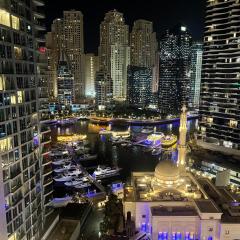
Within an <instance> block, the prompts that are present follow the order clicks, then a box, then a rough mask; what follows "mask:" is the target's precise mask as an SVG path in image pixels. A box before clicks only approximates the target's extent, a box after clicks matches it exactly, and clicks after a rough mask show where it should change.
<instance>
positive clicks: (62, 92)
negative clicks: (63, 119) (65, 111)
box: [57, 52, 74, 106]
mask: <svg viewBox="0 0 240 240" xmlns="http://www.w3.org/2000/svg"><path fill="white" fill-rule="evenodd" d="M57 73H58V76H57V89H58V103H59V104H62V105H65V106H69V105H71V104H72V103H73V102H74V78H73V75H72V73H71V69H70V66H69V61H68V59H67V57H66V54H65V53H64V52H62V53H61V56H60V59H59V62H58V70H57Z"/></svg>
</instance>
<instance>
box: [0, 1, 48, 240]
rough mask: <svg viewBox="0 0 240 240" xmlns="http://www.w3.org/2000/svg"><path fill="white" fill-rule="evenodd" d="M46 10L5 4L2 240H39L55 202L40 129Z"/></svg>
mask: <svg viewBox="0 0 240 240" xmlns="http://www.w3.org/2000/svg"><path fill="white" fill-rule="evenodd" d="M43 6H44V2H43V1H41V0H28V1H8V0H5V1H1V3H0V33H1V34H0V36H1V37H0V45H1V48H0V61H1V64H0V65H1V67H0V118H1V124H0V125H1V126H0V155H1V156H0V205H1V207H0V216H1V219H0V233H1V234H0V238H1V240H7V239H11V240H12V239H14V240H15V239H27V240H32V239H39V238H40V233H41V231H42V229H43V225H44V221H45V217H46V215H47V214H49V209H48V207H47V205H48V203H49V201H51V200H52V185H51V184H52V180H51V174H52V168H51V164H50V165H48V163H47V162H46V161H47V158H44V155H47V154H48V152H49V142H50V138H49V135H48V133H49V129H48V128H44V126H43V124H40V121H41V122H42V121H43V120H44V117H45V116H46V115H45V109H44V106H45V105H44V103H45V102H46V101H45V99H46V94H45V93H46V92H45V90H46V88H45V86H46V85H45V83H46V75H45V69H46V68H45V67H46V61H45V60H44V59H45V56H44V54H45V47H44V45H45V39H44V36H43V34H42V31H45V27H44V25H43V23H44V18H45V15H44V14H43V13H42V10H41V8H42V7H43ZM48 162H50V161H49V160H48ZM45 164H46V165H45ZM50 211H51V210H50Z"/></svg>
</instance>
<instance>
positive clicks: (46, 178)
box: [43, 176, 53, 187]
mask: <svg viewBox="0 0 240 240" xmlns="http://www.w3.org/2000/svg"><path fill="white" fill-rule="evenodd" d="M52 182H53V178H52V176H47V177H44V181H43V186H44V187H45V186H47V185H49V184H51V183H52Z"/></svg>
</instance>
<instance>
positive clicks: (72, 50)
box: [63, 10, 85, 101]
mask: <svg viewBox="0 0 240 240" xmlns="http://www.w3.org/2000/svg"><path fill="white" fill-rule="evenodd" d="M63 25H64V44H65V45H64V47H65V49H64V50H65V51H66V55H67V57H68V58H69V62H70V67H71V70H72V74H73V76H74V93H75V94H74V95H75V96H74V98H75V100H76V101H78V100H80V99H82V98H84V97H85V79H84V38H83V14H82V13H81V12H80V11H75V10H70V11H64V12H63Z"/></svg>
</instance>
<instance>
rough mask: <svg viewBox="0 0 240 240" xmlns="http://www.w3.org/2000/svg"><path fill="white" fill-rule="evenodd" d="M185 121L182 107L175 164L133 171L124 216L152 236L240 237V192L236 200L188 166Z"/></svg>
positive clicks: (179, 239) (161, 239)
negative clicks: (129, 217)
mask: <svg viewBox="0 0 240 240" xmlns="http://www.w3.org/2000/svg"><path fill="white" fill-rule="evenodd" d="M186 121H187V116H186V107H183V112H182V114H181V120H180V127H179V132H180V140H179V145H178V163H177V164H176V163H174V162H172V161H171V160H164V161H161V162H159V163H158V165H157V166H156V168H155V171H154V172H133V173H132V177H131V185H130V186H127V187H125V189H124V213H125V216H127V213H129V212H130V213H131V214H130V215H131V216H132V218H133V219H132V220H134V222H135V227H136V228H137V229H138V230H139V231H142V232H145V233H147V234H148V235H150V237H151V239H152V240H230V239H240V238H239V236H240V230H239V229H240V197H239V202H238V201H237V199H236V196H235V195H233V194H231V192H229V191H228V190H227V189H225V188H217V187H216V186H215V185H214V184H213V183H212V182H211V181H210V180H209V179H207V178H205V177H203V176H201V175H196V176H194V175H193V174H192V173H191V172H187V171H186V166H185V156H186V132H187V131H186V129H187V128H186ZM226 196H227V197H226ZM220 207H221V209H220ZM128 215H129V214H128Z"/></svg>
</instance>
